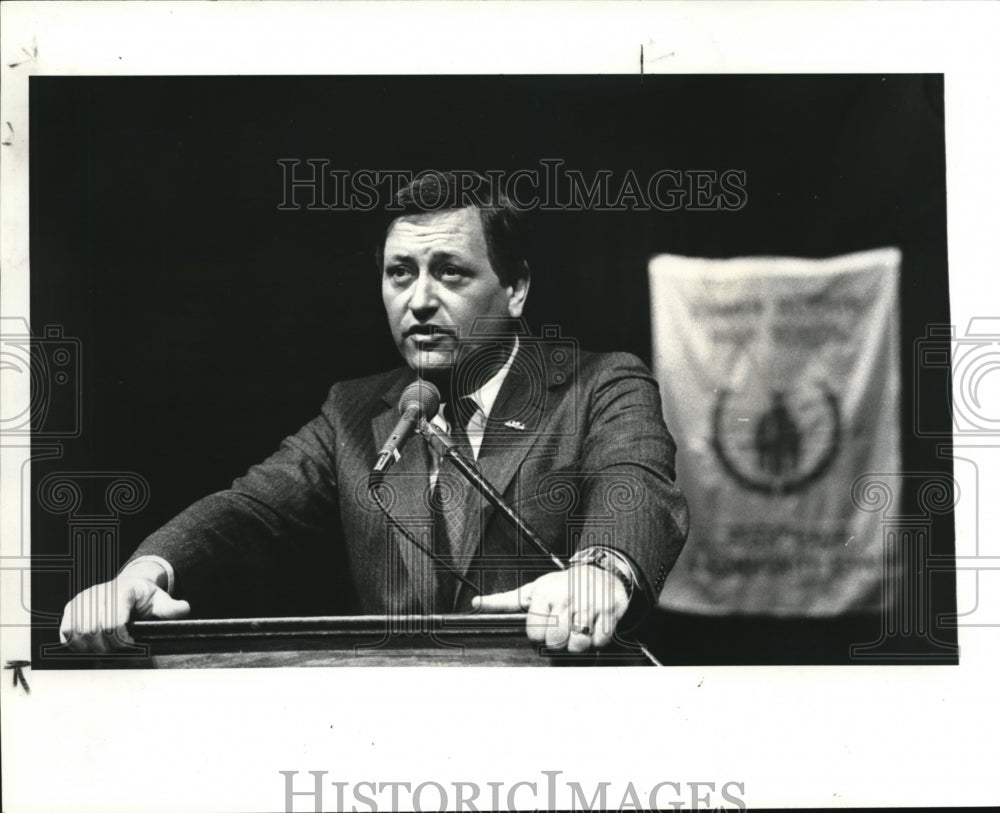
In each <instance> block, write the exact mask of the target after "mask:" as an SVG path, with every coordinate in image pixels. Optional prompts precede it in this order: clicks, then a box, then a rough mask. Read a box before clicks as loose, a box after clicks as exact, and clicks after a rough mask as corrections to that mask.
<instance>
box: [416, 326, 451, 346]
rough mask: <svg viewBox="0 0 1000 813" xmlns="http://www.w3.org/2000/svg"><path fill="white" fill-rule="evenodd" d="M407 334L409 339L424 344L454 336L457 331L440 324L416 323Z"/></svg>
mask: <svg viewBox="0 0 1000 813" xmlns="http://www.w3.org/2000/svg"><path fill="white" fill-rule="evenodd" d="M405 336H406V338H407V339H413V341H415V342H417V343H421V344H422V343H425V342H437V341H442V340H444V339H449V338H453V337H454V336H455V332H454V331H453V330H450V329H449V328H444V327H439V326H438V325H415V326H414V327H411V328H409V329H408V330H407V331H406V334H405Z"/></svg>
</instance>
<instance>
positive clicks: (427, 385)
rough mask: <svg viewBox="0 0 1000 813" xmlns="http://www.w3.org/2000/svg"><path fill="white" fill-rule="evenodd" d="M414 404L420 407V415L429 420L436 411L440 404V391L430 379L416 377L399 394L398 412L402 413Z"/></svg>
mask: <svg viewBox="0 0 1000 813" xmlns="http://www.w3.org/2000/svg"><path fill="white" fill-rule="evenodd" d="M414 404H416V405H417V407H418V408H419V409H420V415H421V417H423V418H424V419H425V420H428V421H429V420H430V419H431V418H433V417H434V416H435V415H437V413H438V409H439V408H440V406H441V392H440V391H439V390H438V388H437V387H435V386H434V385H433V384H431V382H430V381H424V380H422V379H419V378H418V379H417V380H416V381H414V382H413V383H412V384H410V386H408V387H407V388H406V389H405V390H403V394H402V395H400V396H399V414H400V415H402V414H403V413H404V412H406V410H407V409H409V408H410V407H411V406H413V405H414Z"/></svg>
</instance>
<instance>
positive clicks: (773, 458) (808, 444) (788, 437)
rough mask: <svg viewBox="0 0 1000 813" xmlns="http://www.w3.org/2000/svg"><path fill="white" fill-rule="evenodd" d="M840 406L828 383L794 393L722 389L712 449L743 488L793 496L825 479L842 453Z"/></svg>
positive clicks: (806, 386) (716, 403)
mask: <svg viewBox="0 0 1000 813" xmlns="http://www.w3.org/2000/svg"><path fill="white" fill-rule="evenodd" d="M840 432H841V427H840V407H839V404H838V401H837V397H836V396H835V395H834V394H833V392H832V391H831V390H830V389H829V387H827V386H826V385H824V384H821V385H803V386H800V387H797V388H796V389H794V390H791V391H788V390H768V391H760V392H744V393H735V392H732V391H730V390H720V391H719V394H718V397H717V398H716V401H715V412H714V415H713V417H712V448H713V449H714V450H715V454H716V456H717V457H718V458H719V462H720V463H721V464H722V467H723V468H724V469H725V470H726V472H727V473H728V474H729V475H730V476H731V477H732V478H733V479H734V480H736V482H738V483H739V484H740V485H741V486H743V487H744V488H747V489H751V490H753V491H760V492H763V493H765V494H793V493H795V492H796V491H801V490H802V489H804V488H806V487H807V486H809V485H811V484H812V483H814V482H815V481H816V480H818V479H819V478H820V477H822V476H823V475H824V474H825V473H826V472H827V470H828V469H829V468H830V465H831V464H832V463H833V461H834V459H835V458H836V457H837V452H838V451H839V449H840Z"/></svg>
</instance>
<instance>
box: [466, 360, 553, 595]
mask: <svg viewBox="0 0 1000 813" xmlns="http://www.w3.org/2000/svg"><path fill="white" fill-rule="evenodd" d="M538 356H539V354H538V353H537V350H536V349H535V348H534V347H532V346H525V345H524V344H522V345H521V348H520V349H519V350H518V354H517V356H516V357H515V359H514V364H513V365H512V367H511V369H510V371H509V372H508V373H507V377H506V378H505V379H504V382H503V386H502V387H501V388H500V392H499V393H498V394H497V399H496V401H495V402H494V404H493V409H492V410H491V411H490V417H489V420H488V422H487V425H486V432H485V433H484V435H483V442H482V445H481V446H480V449H479V459H478V464H479V470H480V472H481V473H482V475H483V477H485V478H486V479H487V480H488V481H489V482H490V483H492V485H493V487H494V488H496V490H497V491H499V492H500V493H501V494H503V493H504V492H505V491H506V490H507V488H508V486H509V485H510V483H511V481H512V480H513V479H514V476H515V475H516V474H517V471H518V469H519V468H520V466H521V464H522V463H523V462H524V458H525V457H526V456H527V454H528V452H529V451H530V450H531V448H532V447H533V446H534V445H535V443H536V441H537V439H538V437H539V435H540V434H541V432H542V429H543V427H544V425H545V419H546V404H547V403H548V402H549V399H548V397H547V396H548V392H547V389H548V388H547V386H546V385H545V384H544V383H543V382H541V381H539V375H541V376H545V372H544V367H543V366H542V362H541V360H540V359H539V357H538ZM470 491H472V493H471V494H470V495H469V499H468V500H467V501H466V507H467V513H466V515H465V516H466V527H465V534H464V535H463V537H462V539H463V543H464V544H463V547H462V551H461V555H460V556H459V559H458V562H457V563H456V565H457V567H458V569H459V571H460V572H462V573H463V574H464V573H466V572H467V571H468V568H469V564H470V562H471V561H472V557H473V556H474V555H475V554H476V552H477V550H478V549H479V547H480V542H481V540H482V537H483V533H484V531H485V529H486V527H487V526H488V525H489V523H490V521H491V519H492V517H493V514H494V513H495V512H496V508H494V507H493V506H492V505H490V504H489V503H488V502H486V501H485V499H483V498H482V496H481V495H480V494H479V493H478V491H475V490H474V489H471V488H470ZM456 598H457V595H456Z"/></svg>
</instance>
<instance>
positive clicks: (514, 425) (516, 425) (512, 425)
mask: <svg viewBox="0 0 1000 813" xmlns="http://www.w3.org/2000/svg"><path fill="white" fill-rule="evenodd" d="M504 426H506V427H507V428H508V429H516V430H517V431H518V432H523V431H524V429H525V427H524V424H523V423H521V422H520V421H507V422H506V423H505V424H504Z"/></svg>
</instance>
